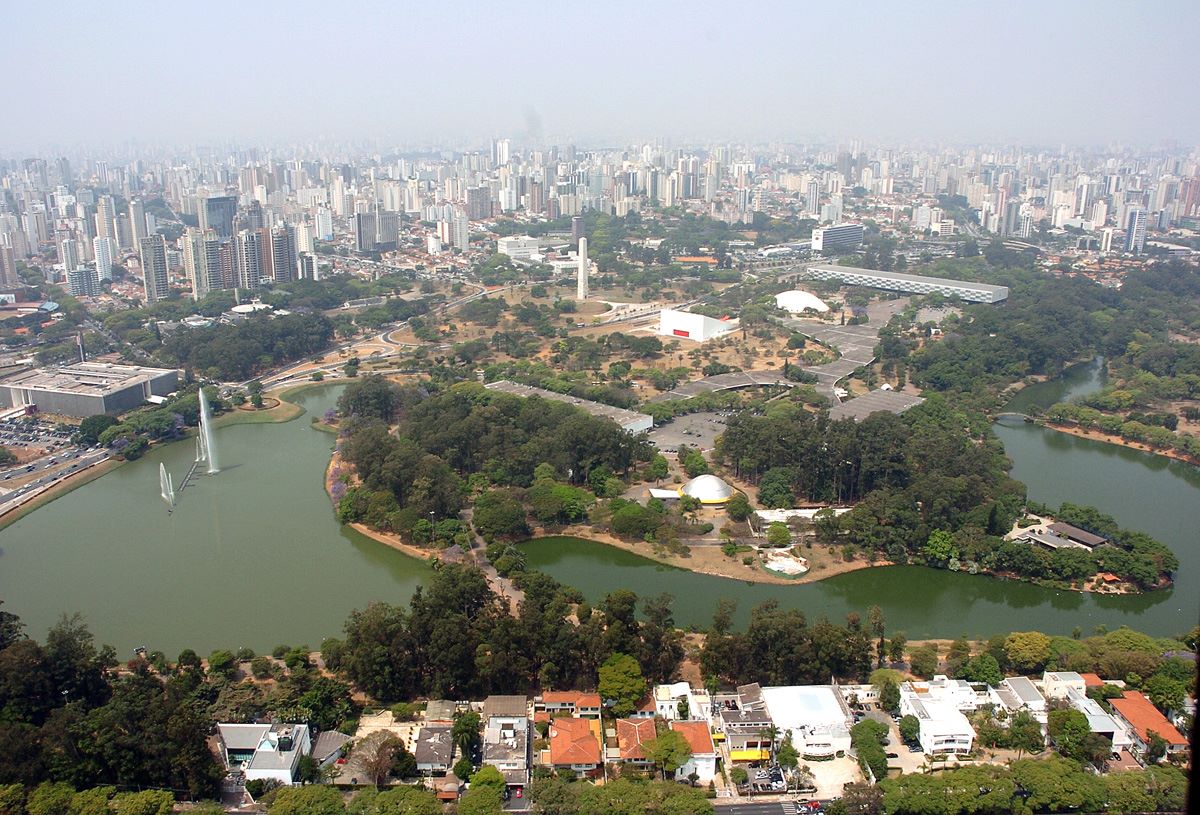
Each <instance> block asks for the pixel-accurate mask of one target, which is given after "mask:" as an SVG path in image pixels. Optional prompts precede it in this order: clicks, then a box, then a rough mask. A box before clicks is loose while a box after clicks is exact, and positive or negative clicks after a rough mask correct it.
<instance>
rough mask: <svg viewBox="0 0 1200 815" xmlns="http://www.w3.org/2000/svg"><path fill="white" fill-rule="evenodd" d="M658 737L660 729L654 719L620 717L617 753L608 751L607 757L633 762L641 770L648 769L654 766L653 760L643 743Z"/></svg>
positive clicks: (624, 762) (623, 761)
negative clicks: (648, 755) (647, 753)
mask: <svg viewBox="0 0 1200 815" xmlns="http://www.w3.org/2000/svg"><path fill="white" fill-rule="evenodd" d="M656 738H658V730H657V728H656V726H655V721H654V719H645V718H638V719H634V718H629V719H618V720H617V749H616V751H615V752H616V755H615V756H614V755H613V754H612V753H613V751H607V753H608V755H607V758H608V759H609V760H610V761H619V762H621V763H623V764H631V765H633V766H634V767H637V768H638V769H641V770H645V769H648V768H650V767H652V766H653V762H651V761H650V760H649V759H648V758H646V751H645V749H644V747H643V745H644V744H645V743H646V742H648V741H653V740H654V739H656Z"/></svg>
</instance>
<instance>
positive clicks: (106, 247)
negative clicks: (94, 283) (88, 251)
mask: <svg viewBox="0 0 1200 815" xmlns="http://www.w3.org/2000/svg"><path fill="white" fill-rule="evenodd" d="M116 249H117V247H116V244H115V242H114V241H113V239H112V238H92V257H94V258H95V259H96V276H97V277H99V278H100V279H101V280H112V261H113V254H115V253H116Z"/></svg>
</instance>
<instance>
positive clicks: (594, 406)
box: [484, 379, 653, 427]
mask: <svg viewBox="0 0 1200 815" xmlns="http://www.w3.org/2000/svg"><path fill="white" fill-rule="evenodd" d="M484 387H485V388H487V389H488V390H493V391H500V392H501V393H507V394H511V395H512V396H521V397H530V396H538V397H541V398H542V399H551V400H553V401H555V402H565V403H566V404H568V405H574V406H575V407H577V408H579V409H581V410H585V411H587V412H588V413H590V414H591V415H592V416H595V417H596V418H598V419H608V420H609V421H613V422H616V423H617V424H619V425H620V426H621V427H628V426H630V425H636V424H640V423H645V422H646V421H647V420H649V421H651V422H653V418H652V417H651V416H650V414H648V413H638V412H636V411H633V410H625V409H624V408H619V407H614V406H613V405H606V404H604V403H602V402H592V401H590V400H588V399H580V398H578V397H575V396H570V395H568V394H565V393H555V392H554V391H548V390H546V389H544V388H535V387H532V386H530V385H521V384H519V383H517V382H512V381H509V380H507V379H501V380H499V381H498V382H489V383H488V384H487V385H484Z"/></svg>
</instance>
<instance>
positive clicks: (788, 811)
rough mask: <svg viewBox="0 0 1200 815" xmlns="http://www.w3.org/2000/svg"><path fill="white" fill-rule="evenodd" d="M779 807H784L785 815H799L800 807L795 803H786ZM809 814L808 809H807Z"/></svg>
mask: <svg viewBox="0 0 1200 815" xmlns="http://www.w3.org/2000/svg"><path fill="white" fill-rule="evenodd" d="M779 806H781V807H783V815H799V813H800V805H799V804H797V803H796V802H795V801H784V802H783V803H782V804H780V805H779ZM805 811H806V812H807V808H806V809H805Z"/></svg>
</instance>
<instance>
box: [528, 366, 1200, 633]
mask: <svg viewBox="0 0 1200 815" xmlns="http://www.w3.org/2000/svg"><path fill="white" fill-rule="evenodd" d="M1100 375H1101V366H1100V364H1099V363H1098V362H1094V363H1091V364H1087V365H1080V366H1075V367H1074V368H1072V369H1070V370H1069V371H1068V372H1067V374H1066V375H1065V376H1064V377H1063V378H1062V379H1060V380H1055V381H1053V382H1047V383H1043V384H1038V385H1034V386H1031V387H1028V388H1025V389H1024V390H1022V391H1020V392H1019V393H1018V394H1017V396H1016V397H1015V398H1014V399H1013V400H1012V401H1011V402H1010V404H1009V407H1008V409H1009V410H1013V411H1022V410H1024V409H1026V408H1028V407H1030V406H1033V405H1050V404H1053V403H1055V402H1058V401H1062V400H1063V399H1066V398H1070V397H1071V396H1073V395H1077V394H1081V393H1085V392H1088V391H1091V390H1095V389H1096V388H1098V387H1099V386H1100ZM995 431H996V434H997V435H998V436H999V437H1000V439H1001V440H1002V441H1003V442H1004V446H1005V449H1006V450H1007V451H1008V454H1009V456H1010V458H1011V459H1012V460H1013V464H1014V466H1013V475H1014V476H1015V477H1016V478H1018V479H1020V480H1021V481H1024V482H1025V483H1026V484H1027V485H1028V487H1029V496H1030V498H1031V499H1033V500H1036V501H1042V502H1044V503H1050V504H1059V503H1061V502H1063V501H1071V502H1075V503H1090V504H1094V505H1096V506H1098V507H1100V508H1101V509H1102V510H1103V511H1105V512H1107V513H1109V514H1111V515H1113V516H1114V517H1116V518H1117V520H1118V521H1119V522H1120V523H1121V524H1123V525H1125V526H1127V527H1129V528H1131V529H1140V530H1142V531H1145V532H1147V533H1149V534H1151V535H1154V536H1155V537H1157V538H1159V539H1160V540H1162V541H1164V542H1165V543H1166V544H1167V545H1169V546H1170V547H1171V548H1172V549H1173V550H1174V551H1175V553H1176V554H1177V555H1178V556H1179V560H1180V564H1181V565H1180V569H1179V572H1178V574H1177V575H1176V585H1175V586H1174V588H1172V589H1170V590H1167V591H1160V592H1154V593H1152V594H1144V595H1137V596H1128V597H1112V596H1098V595H1092V594H1080V593H1078V592H1064V591H1055V590H1053V589H1045V588H1041V587H1039V586H1035V585H1033V584H1030V583H1021V582H1015V581H1001V580H997V579H995V578H992V577H987V576H973V575H968V574H961V573H954V572H948V571H944V570H939V569H930V568H926V567H923V566H891V567H881V568H874V569H864V570H860V571H857V572H850V573H848V574H843V575H839V576H837V577H833V578H830V579H828V580H823V581H820V582H818V583H807V584H802V585H797V586H792V587H789V586H778V585H770V584H756V583H745V582H742V581H735V580H729V579H725V578H720V577H711V576H708V575H699V574H693V573H691V572H687V571H684V570H680V569H674V568H670V567H666V566H663V565H661V564H658V563H656V562H654V561H651V560H648V559H646V558H642V557H639V556H637V555H634V554H631V553H629V552H625V551H623V550H618V549H614V548H612V547H609V546H604V545H602V544H597V543H593V542H589V541H582V540H578V539H558V540H554V541H532V542H530V543H527V544H525V548H526V552H527V557H528V563H529V566H530V567H531V568H535V569H541V570H543V571H545V572H547V573H549V574H551V575H553V576H554V577H555V578H557V579H559V580H561V581H563V582H566V583H570V584H572V585H575V586H578V587H579V588H580V589H581V590H583V592H584V593H585V594H586V595H587V596H588V598H589V599H591V600H596V599H599V598H600V597H602V596H603V594H604V593H605V592H607V591H610V590H612V589H615V588H622V587H624V588H629V589H632V590H634V591H636V592H637V593H638V594H639V595H643V594H657V593H659V592H664V591H665V592H669V593H671V594H672V595H674V597H675V605H674V608H675V618H676V621H677V622H678V623H679V624H680V625H683V626H693V625H694V626H706V625H707V624H708V622H709V621H710V620H711V617H712V612H713V609H714V608H715V606H716V603H717V600H718V599H719V598H722V597H728V598H733V599H735V600H737V603H738V619H739V621H743V622H744V621H745V619H746V618H747V616H748V615H749V611H750V609H751V608H752V607H753V606H755V605H757V604H759V603H762V602H764V601H766V600H771V599H775V600H778V601H779V603H780V604H781V605H783V606H786V607H790V608H799V609H801V610H803V611H804V612H805V613H806V615H807V616H808V617H809V618H811V619H815V618H817V617H820V616H826V617H828V618H830V619H831V620H839V621H840V620H841V619H843V618H844V617H845V615H846V614H847V613H848V612H851V611H857V612H860V613H861V614H863V616H864V618H865V616H866V614H865V612H866V610H867V608H869V607H870V606H872V605H878V606H880V607H881V608H882V609H883V611H884V614H885V617H886V619H887V622H888V626H889V628H891V629H892V630H903V631H904V632H905V633H906V634H907V635H908V636H909V637H910V638H920V637H931V636H947V637H949V636H956V635H958V634H963V633H966V634H968V635H971V636H984V635H989V634H994V633H999V632H1007V631H1014V630H1016V631H1019V630H1026V629H1038V630H1042V631H1049V632H1057V633H1070V632H1071V630H1072V629H1073V628H1074V627H1075V626H1079V627H1080V628H1082V629H1083V630H1084V631H1085V632H1090V631H1091V630H1092V629H1093V628H1094V627H1095V626H1097V625H1101V624H1103V625H1107V626H1109V627H1116V626H1120V625H1129V626H1132V627H1135V628H1139V629H1142V630H1145V631H1148V632H1151V633H1156V634H1175V633H1182V632H1184V631H1186V630H1188V629H1190V628H1191V627H1192V626H1193V625H1195V624H1196V621H1197V618H1198V617H1200V549H1198V547H1197V539H1196V530H1200V470H1197V469H1196V468H1195V467H1192V466H1190V465H1187V464H1183V463H1180V462H1172V461H1170V460H1168V459H1164V458H1160V457H1156V456H1152V455H1149V454H1147V453H1139V452H1137V451H1134V450H1128V449H1125V448H1122V447H1116V446H1114V445H1109V444H1102V443H1100V442H1093V441H1088V440H1086V439H1079V438H1076V437H1074V436H1069V435H1066V434H1062V433H1056V432H1054V431H1051V430H1045V429H1042V428H1040V427H1038V426H1036V425H1032V424H1026V423H1025V422H1023V421H1020V420H1004V421H1003V422H1000V423H997V424H996V425H995Z"/></svg>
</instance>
